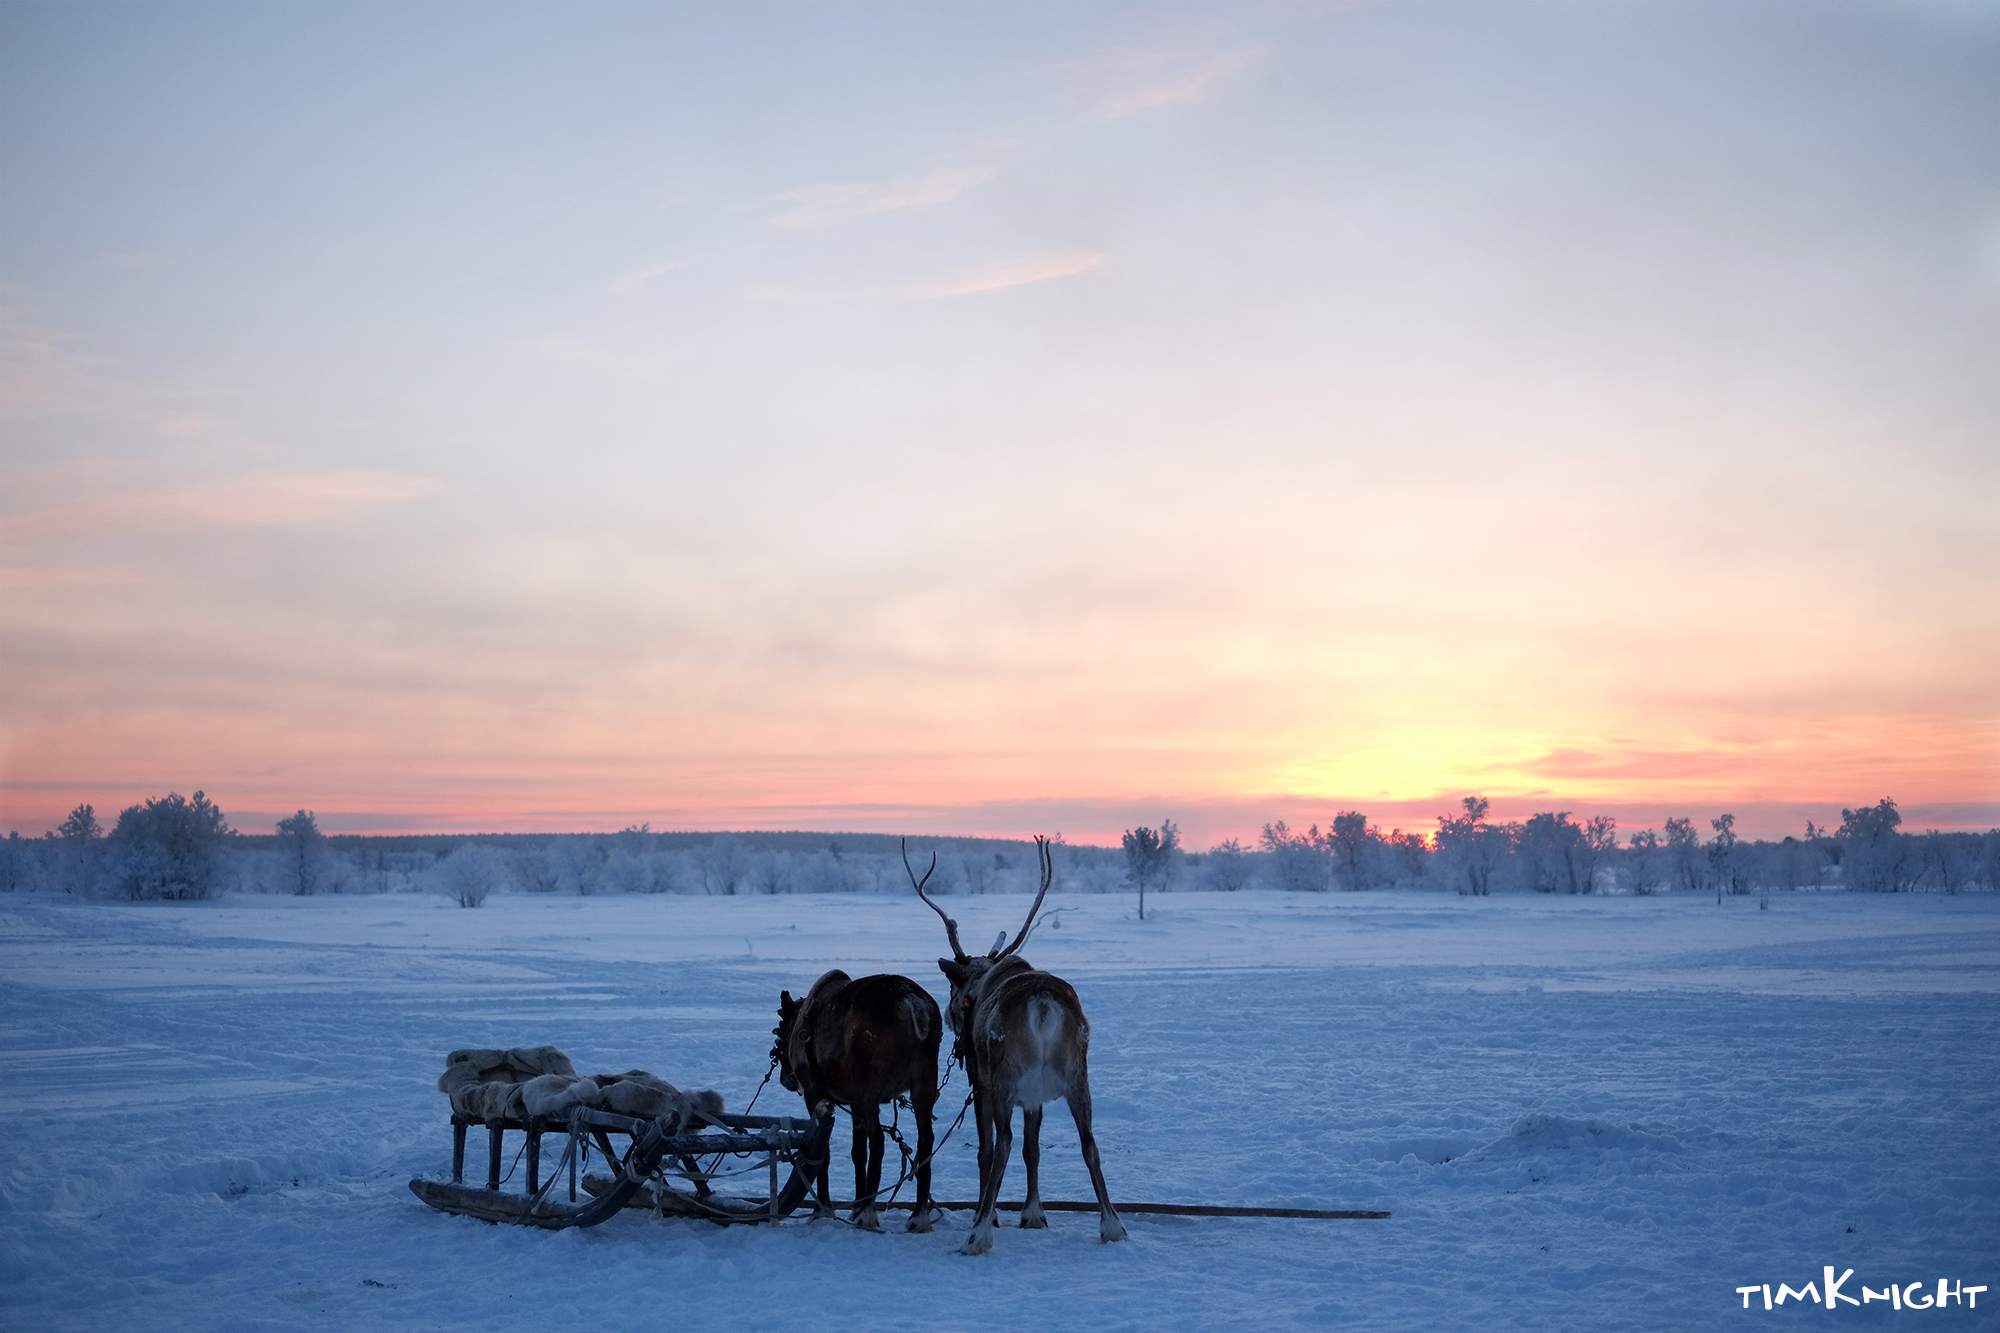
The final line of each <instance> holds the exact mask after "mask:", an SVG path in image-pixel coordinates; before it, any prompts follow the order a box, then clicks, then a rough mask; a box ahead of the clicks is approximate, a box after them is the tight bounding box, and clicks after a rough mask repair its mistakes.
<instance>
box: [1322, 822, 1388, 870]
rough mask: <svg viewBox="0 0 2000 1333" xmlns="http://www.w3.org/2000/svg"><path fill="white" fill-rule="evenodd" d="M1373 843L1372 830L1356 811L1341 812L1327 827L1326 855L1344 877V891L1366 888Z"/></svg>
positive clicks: (1372, 857)
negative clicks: (1345, 881) (1330, 857)
mask: <svg viewBox="0 0 2000 1333" xmlns="http://www.w3.org/2000/svg"><path fill="white" fill-rule="evenodd" d="M1376 840H1377V839H1376V832H1375V830H1374V829H1372V828H1370V827H1368V816H1367V815H1364V814H1362V813H1361V812H1360V811H1359V810H1342V811H1341V812H1340V813H1339V814H1337V815H1335V816H1334V817H1333V823H1332V824H1330V825H1328V826H1327V831H1326V843H1327V852H1328V854H1329V855H1331V856H1332V857H1333V863H1334V866H1335V867H1336V869H1338V871H1339V872H1340V873H1341V874H1342V875H1343V876H1345V877H1346V879H1347V887H1348V888H1350V889H1365V888H1367V887H1368V883H1369V876H1370V871H1371V870H1372V869H1373V866H1372V865H1371V862H1372V861H1373V860H1374V852H1375V843H1376Z"/></svg>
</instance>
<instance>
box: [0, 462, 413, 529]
mask: <svg viewBox="0 0 2000 1333" xmlns="http://www.w3.org/2000/svg"><path fill="white" fill-rule="evenodd" d="M444 489H445V486H444V483H443V482H442V481H440V480H438V479H437V478H435V477H420V476H412V475H409V474H405V473H396V472H315V473H293V474H273V473H266V474H255V475H249V476H239V477H221V478H216V479H214V480H211V481H204V482H199V483H196V484H194V485H191V486H181V487H173V488H168V489H162V490H154V491H123V492H115V491H114V492H109V493H104V494H98V495H86V496H75V497H70V498H64V499H60V500H57V501H55V502H54V503H45V504H43V505H40V506H34V507H29V508H24V509H18V510H15V511H13V512H11V513H8V514H6V516H5V531H6V534H7V536H8V538H10V539H11V540H13V541H25V540H33V539H37V538H47V537H72V536H79V535H86V534H91V533H98V532H108V531H116V532H129V531H132V530H135V529H161V528H252V527H286V526H293V525H300V524H309V523H323V522H330V521H333V520H336V519H341V518H345V517H348V516H349V515H351V514H355V513H358V512H360V511H362V510H366V509H373V508H378V507H381V506H384V505H391V504H400V503H402V502H405V501H409V500H416V499H420V498H422V497H424V496H428V495H436V494H438V493H439V492H441V491H443V490H444Z"/></svg>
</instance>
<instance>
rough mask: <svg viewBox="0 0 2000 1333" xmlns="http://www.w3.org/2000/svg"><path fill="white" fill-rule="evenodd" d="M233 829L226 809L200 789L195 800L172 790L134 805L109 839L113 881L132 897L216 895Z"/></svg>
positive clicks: (121, 813)
mask: <svg viewBox="0 0 2000 1333" xmlns="http://www.w3.org/2000/svg"><path fill="white" fill-rule="evenodd" d="M230 833H231V830H230V827H229V825H228V824H227V823H226V822H225V821H224V819H223V816H222V811H220V810H218V809H217V808H216V807H215V805H214V803H213V802H211V801H210V800H209V799H208V797H207V796H205V795H203V794H202V793H201V792H196V793H195V794H194V799H193V800H189V799H187V798H185V797H183V796H182V795H181V794H180V793H179V792H169V793H168V794H167V795H165V796H163V797H160V798H159V799H158V800H151V801H147V802H145V803H144V804H142V805H134V806H130V807H128V808H126V809H125V810H123V811H121V812H119V815H118V823H117V825H116V826H114V827H113V828H112V830H111V837H110V838H109V839H108V844H107V852H108V856H109V860H110V863H111V882H112V884H113V885H114V886H115V887H116V888H117V890H118V891H119V892H121V893H123V894H124V895H125V896H126V897H128V898H133V899H138V898H171V899H177V900H188V899H196V898H208V897H212V896H213V895H214V894H215V892H216V890H217V888H218V887H219V884H218V881H219V879H220V874H221V856H222V848H223V845H224V843H225V842H226V840H227V839H228V838H229V836H230Z"/></svg>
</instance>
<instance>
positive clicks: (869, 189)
mask: <svg viewBox="0 0 2000 1333" xmlns="http://www.w3.org/2000/svg"><path fill="white" fill-rule="evenodd" d="M994 170H995V169H994V168H993V167H990V166H988V167H968V168H963V169H960V170H957V171H934V172H931V173H930V174H928V175H924V176H905V177H903V178H902V179H900V180H893V181H880V182H873V183H867V184H859V185H803V186H800V187H799V188H798V189H795V190H787V191H785V192H784V193H783V194H780V195H776V196H774V197H773V198H772V199H771V200H770V203H771V206H772V207H774V208H777V209H778V210H779V212H778V213H777V214H776V215H775V216H773V217H772V218H771V219H770V225H771V226H773V227H832V226H838V225H840V224H842V223H847V222H858V221H860V220H862V219H863V218H871V217H879V216H880V215H882V214H884V213H900V212H903V211H904V210H906V209H912V208H935V207H936V206H937V205H939V204H945V203H950V202H951V201H952V200H953V199H956V198H958V196H959V195H961V194H964V193H965V192H966V191H967V190H970V189H972V188H973V187H974V186H977V185H983V184H985V183H986V182H987V181H989V180H991V179H992V178H993V175H994Z"/></svg>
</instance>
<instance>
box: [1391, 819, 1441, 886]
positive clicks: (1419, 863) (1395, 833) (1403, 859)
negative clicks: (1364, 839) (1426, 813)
mask: <svg viewBox="0 0 2000 1333" xmlns="http://www.w3.org/2000/svg"><path fill="white" fill-rule="evenodd" d="M1381 843H1382V856H1383V859H1384V860H1386V861H1387V862H1388V876H1389V881H1390V882H1391V883H1392V884H1421V883H1423V880H1424V872H1425V870H1427V869H1428V868H1429V866H1430V859H1431V849H1430V844H1429V843H1427V842H1425V841H1424V836H1423V834H1421V833H1405V832H1403V830H1401V829H1391V830H1390V831H1389V834H1388V836H1386V837H1384V838H1382V839H1381Z"/></svg>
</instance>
